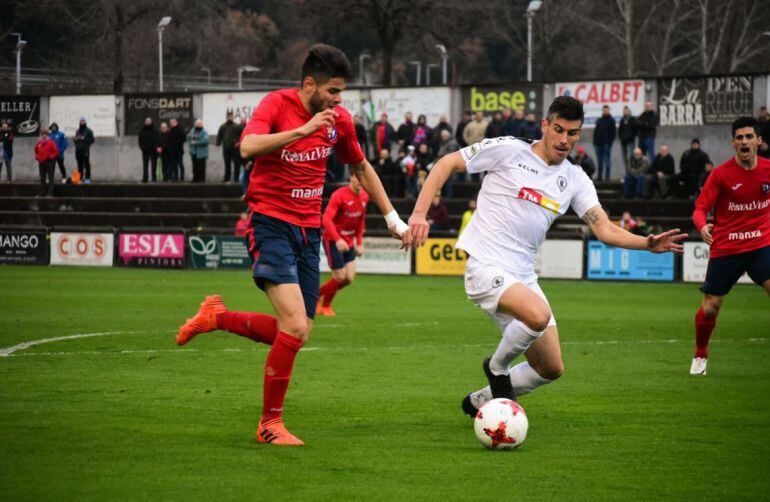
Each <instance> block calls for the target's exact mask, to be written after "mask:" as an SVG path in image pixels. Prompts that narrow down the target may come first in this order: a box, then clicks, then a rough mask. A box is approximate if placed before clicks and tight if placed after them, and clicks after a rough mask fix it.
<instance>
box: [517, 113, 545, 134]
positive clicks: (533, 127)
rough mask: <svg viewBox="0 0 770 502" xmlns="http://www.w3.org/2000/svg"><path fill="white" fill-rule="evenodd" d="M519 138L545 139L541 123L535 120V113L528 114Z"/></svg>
mask: <svg viewBox="0 0 770 502" xmlns="http://www.w3.org/2000/svg"><path fill="white" fill-rule="evenodd" d="M519 137H521V138H526V139H531V140H536V139H540V138H542V137H543V130H542V128H541V127H540V123H539V122H538V121H537V120H536V119H535V114H534V113H528V114H527V116H526V117H525V120H524V123H523V124H522V125H521V127H520V128H519Z"/></svg>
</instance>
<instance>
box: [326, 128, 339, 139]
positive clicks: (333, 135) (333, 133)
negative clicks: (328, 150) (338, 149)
mask: <svg viewBox="0 0 770 502" xmlns="http://www.w3.org/2000/svg"><path fill="white" fill-rule="evenodd" d="M326 141H328V142H329V143H336V142H337V128H336V127H334V126H333V125H329V126H326Z"/></svg>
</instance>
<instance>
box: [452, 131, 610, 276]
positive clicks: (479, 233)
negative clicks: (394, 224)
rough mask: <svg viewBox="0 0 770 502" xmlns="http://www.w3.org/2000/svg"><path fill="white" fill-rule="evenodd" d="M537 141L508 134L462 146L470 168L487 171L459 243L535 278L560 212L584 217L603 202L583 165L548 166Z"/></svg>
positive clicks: (483, 259)
mask: <svg viewBox="0 0 770 502" xmlns="http://www.w3.org/2000/svg"><path fill="white" fill-rule="evenodd" d="M534 144H535V143H530V142H529V141H525V140H521V139H517V138H513V137H510V136H509V137H502V138H494V139H485V140H483V141H482V142H480V143H476V144H473V145H470V146H468V147H466V148H463V149H461V150H460V155H462V158H463V159H464V160H465V162H466V165H467V169H468V172H469V173H480V172H484V171H486V173H487V174H486V176H485V177H484V180H483V181H482V183H481V190H480V191H479V195H478V200H477V209H476V212H475V213H474V214H473V218H472V219H471V221H470V223H469V224H468V226H467V227H466V228H465V230H463V233H462V234H461V235H460V238H459V240H458V241H457V247H458V248H460V249H463V250H465V251H466V252H467V253H468V254H469V255H471V256H472V257H474V258H475V259H477V260H479V261H481V262H483V263H487V264H489V265H497V266H499V267H501V268H503V269H504V270H506V271H509V272H511V273H513V274H515V275H516V276H518V277H521V278H532V277H536V276H535V265H534V262H535V254H536V253H537V250H538V248H539V247H540V246H541V244H542V243H543V241H544V240H545V234H546V232H548V229H549V228H550V227H551V224H552V223H553V222H554V220H555V219H556V218H557V217H558V216H559V215H561V214H564V213H566V212H567V208H568V207H569V206H572V208H573V209H574V210H575V212H576V213H577V214H578V216H580V217H581V218H582V217H583V215H584V214H585V213H586V212H587V211H588V210H589V209H591V208H592V207H595V206H598V205H599V198H598V197H597V195H596V189H595V188H594V185H593V183H592V182H591V180H590V178H588V176H586V174H585V173H584V172H583V169H581V168H580V166H578V165H575V164H573V163H572V162H571V161H570V160H565V161H563V162H562V163H561V164H559V165H556V166H549V165H548V164H546V163H545V162H544V161H543V160H542V159H541V158H540V157H538V156H537V155H535V153H533V152H532V146H533V145H534Z"/></svg>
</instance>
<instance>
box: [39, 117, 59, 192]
mask: <svg viewBox="0 0 770 502" xmlns="http://www.w3.org/2000/svg"><path fill="white" fill-rule="evenodd" d="M58 156H59V150H57V149H56V143H54V142H53V141H51V139H50V137H49V136H48V131H47V130H45V129H43V128H41V129H40V139H39V140H38V141H37V143H36V144H35V160H37V162H38V166H39V169H40V196H41V197H42V196H47V197H53V172H54V167H55V166H54V162H56V158H57V157H58ZM46 180H47V181H46ZM46 186H47V188H46Z"/></svg>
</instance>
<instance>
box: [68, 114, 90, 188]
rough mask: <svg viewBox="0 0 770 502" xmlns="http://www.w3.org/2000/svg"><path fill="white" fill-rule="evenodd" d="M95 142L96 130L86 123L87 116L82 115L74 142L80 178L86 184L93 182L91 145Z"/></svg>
mask: <svg viewBox="0 0 770 502" xmlns="http://www.w3.org/2000/svg"><path fill="white" fill-rule="evenodd" d="M94 142H95V140H94V132H93V131H92V130H91V129H90V128H89V127H88V124H86V118H85V117H83V116H81V117H80V123H79V125H78V130H77V131H75V137H74V140H73V143H75V159H76V160H77V162H78V172H79V173H80V179H81V180H83V183H86V184H87V183H91V145H93V144H94Z"/></svg>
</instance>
